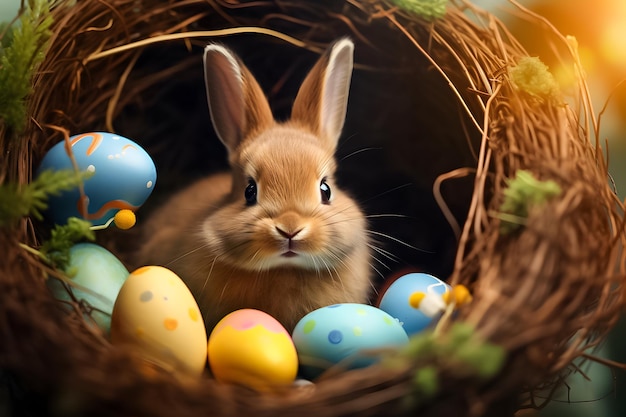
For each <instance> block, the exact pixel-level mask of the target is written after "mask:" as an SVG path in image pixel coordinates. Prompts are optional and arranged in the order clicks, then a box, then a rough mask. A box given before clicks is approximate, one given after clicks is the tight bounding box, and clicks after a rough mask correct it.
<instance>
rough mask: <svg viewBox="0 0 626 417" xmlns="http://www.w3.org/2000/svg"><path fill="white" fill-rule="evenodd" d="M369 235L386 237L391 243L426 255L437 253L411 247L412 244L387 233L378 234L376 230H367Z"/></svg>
mask: <svg viewBox="0 0 626 417" xmlns="http://www.w3.org/2000/svg"><path fill="white" fill-rule="evenodd" d="M367 233H369V234H372V235H376V236H381V237H384V238H386V239H389V240H391V241H393V242H396V243H399V244H401V245H404V246H406V247H408V248H410V249H413V250H416V251H418V252H424V253H435V252H433V251H429V250H426V249H420V248H417V247H415V246H413V245H410V244H408V243H406V242H404V241H402V240H400V239H397V238H395V237H393V236H390V235H388V234H386V233H381V232H376V231H374V230H367Z"/></svg>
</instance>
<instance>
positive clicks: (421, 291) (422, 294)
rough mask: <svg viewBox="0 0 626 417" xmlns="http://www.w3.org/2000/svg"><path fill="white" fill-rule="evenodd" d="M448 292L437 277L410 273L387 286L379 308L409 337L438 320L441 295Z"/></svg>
mask: <svg viewBox="0 0 626 417" xmlns="http://www.w3.org/2000/svg"><path fill="white" fill-rule="evenodd" d="M450 290H451V288H450V286H449V285H448V284H446V283H445V282H443V281H442V280H440V279H439V278H437V277H434V276H432V275H429V274H424V273H421V272H420V273H410V274H406V275H403V276H401V277H400V278H398V279H397V280H395V281H394V282H393V283H392V284H391V285H390V286H389V288H388V289H387V291H385V293H384V294H383V295H382V298H381V300H380V303H379V305H378V307H379V308H380V309H381V310H383V311H386V312H387V313H389V314H390V315H391V316H392V317H394V318H396V319H398V320H399V322H400V323H401V324H402V327H404V330H405V331H406V332H407V334H408V335H409V336H411V335H413V334H415V333H418V332H420V331H422V330H424V329H425V328H426V327H428V326H429V325H430V324H431V323H433V322H434V321H435V320H437V319H438V318H439V317H440V316H441V313H442V312H443V310H444V309H445V306H446V305H445V302H444V300H443V297H442V295H443V294H444V293H446V292H448V291H450ZM418 300H419V301H418Z"/></svg>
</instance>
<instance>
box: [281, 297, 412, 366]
mask: <svg viewBox="0 0 626 417" xmlns="http://www.w3.org/2000/svg"><path fill="white" fill-rule="evenodd" d="M292 338H293V342H294V344H295V345H296V350H297V351H298V359H299V361H300V365H301V373H302V374H303V376H304V377H306V378H316V377H317V376H319V375H320V374H321V373H322V372H323V371H325V370H326V369H328V368H330V367H332V366H333V365H336V364H339V363H340V362H341V365H342V366H343V365H345V366H346V367H347V368H348V369H355V368H363V367H366V366H369V365H372V364H374V363H376V362H377V361H378V358H377V357H376V356H374V355H371V354H368V353H367V352H366V351H367V350H376V349H380V348H385V347H396V346H402V345H404V344H406V343H407V342H408V340H409V338H408V336H407V334H406V332H405V331H404V330H403V329H402V326H400V324H399V323H398V321H397V320H395V319H394V318H393V317H391V316H390V315H389V314H387V313H385V312H384V311H382V310H380V309H378V308H376V307H372V306H369V305H366V304H351V303H346V304H335V305H332V306H328V307H322V308H320V309H317V310H315V311H312V312H311V313H309V314H307V315H306V316H304V317H303V318H302V319H301V320H300V321H299V322H298V324H297V325H296V327H295V329H294V330H293V335H292Z"/></svg>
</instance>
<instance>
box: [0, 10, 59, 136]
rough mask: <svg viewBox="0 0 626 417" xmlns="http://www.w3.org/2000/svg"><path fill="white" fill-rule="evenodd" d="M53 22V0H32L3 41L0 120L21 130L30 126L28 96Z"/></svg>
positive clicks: (1, 48) (1, 50)
mask: <svg viewBox="0 0 626 417" xmlns="http://www.w3.org/2000/svg"><path fill="white" fill-rule="evenodd" d="M51 24H52V16H51V14H50V2H49V0H29V1H28V7H27V8H26V9H25V10H24V11H23V12H22V14H21V16H20V18H19V19H18V22H17V23H16V24H14V25H13V26H12V27H10V28H8V29H7V31H6V34H5V36H4V37H3V38H2V39H1V40H0V121H4V123H5V125H6V126H7V127H9V128H13V129H15V130H16V131H18V132H19V131H21V130H22V129H23V128H24V127H25V125H26V121H27V115H26V102H25V99H26V97H27V96H28V95H29V94H30V93H31V91H32V79H33V75H34V73H35V71H36V69H37V67H38V66H39V64H40V63H41V61H42V60H43V57H44V49H45V47H46V45H47V43H48V40H49V39H50V34H51V32H50V26H51ZM5 29H6V25H5Z"/></svg>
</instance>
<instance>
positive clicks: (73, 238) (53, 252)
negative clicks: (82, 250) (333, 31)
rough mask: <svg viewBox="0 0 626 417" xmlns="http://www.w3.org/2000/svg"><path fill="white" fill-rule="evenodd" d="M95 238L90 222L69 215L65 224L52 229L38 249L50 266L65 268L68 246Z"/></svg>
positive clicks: (67, 258)
mask: <svg viewBox="0 0 626 417" xmlns="http://www.w3.org/2000/svg"><path fill="white" fill-rule="evenodd" d="M95 239H96V235H95V232H94V231H93V230H92V229H91V223H90V222H88V221H86V220H81V219H78V218H76V217H70V218H69V219H68V220H67V224H66V225H63V226H59V225H57V226H55V227H54V229H52V232H51V235H50V239H48V240H47V241H45V242H44V244H43V245H41V248H40V249H39V251H40V253H41V255H42V256H44V257H45V259H46V260H47V261H48V262H49V263H50V264H51V265H52V266H54V267H55V268H58V269H60V270H65V269H66V268H67V265H68V264H69V262H70V248H71V247H72V246H74V244H75V243H77V242H80V241H84V240H90V241H93V240H95Z"/></svg>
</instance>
